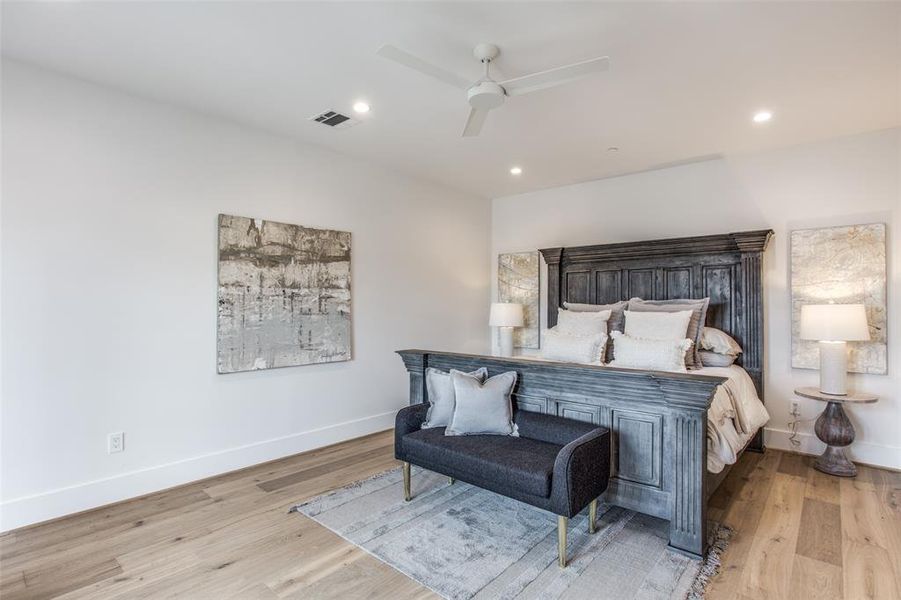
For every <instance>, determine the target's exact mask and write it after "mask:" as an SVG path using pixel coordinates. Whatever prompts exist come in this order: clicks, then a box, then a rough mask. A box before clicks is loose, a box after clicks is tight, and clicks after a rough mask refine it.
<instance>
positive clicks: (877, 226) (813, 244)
mask: <svg viewBox="0 0 901 600" xmlns="http://www.w3.org/2000/svg"><path fill="white" fill-rule="evenodd" d="M885 274H886V271H885V224H884V223H871V224H867V225H849V226H843V227H825V228H820V229H801V230H798V231H792V234H791V294H792V367H795V368H797V369H817V368H819V350H818V349H817V343H816V342H814V341H808V340H802V339H800V337H799V331H800V322H801V306H803V305H805V304H827V303H829V302H835V303H838V304H863V305H864V306H865V307H866V311H867V322H868V324H869V326H870V341H869V342H849V343H848V370H849V371H851V372H853V373H873V374H877V375H884V374H885V372H886V308H885V307H886V289H885V281H886V277H885Z"/></svg>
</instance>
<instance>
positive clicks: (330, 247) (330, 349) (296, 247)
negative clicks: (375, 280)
mask: <svg viewBox="0 0 901 600" xmlns="http://www.w3.org/2000/svg"><path fill="white" fill-rule="evenodd" d="M350 242H351V236H350V233H348V232H346V231H334V230H331V229H314V228H311V227H303V226H300V225H289V224H287V223H276V222H274V221H264V220H261V219H251V218H247V217H236V216H231V215H219V274H218V310H217V365H218V371H219V373H234V372H238V371H253V370H258V369H273V368H277V367H292V366H297V365H309V364H315V363H327V362H336V361H345V360H350V358H351V296H350V275H351V270H350V249H351V244H350Z"/></svg>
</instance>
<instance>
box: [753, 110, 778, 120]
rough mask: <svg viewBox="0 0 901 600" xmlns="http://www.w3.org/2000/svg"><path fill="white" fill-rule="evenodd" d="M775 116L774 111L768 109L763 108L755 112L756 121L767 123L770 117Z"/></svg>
mask: <svg viewBox="0 0 901 600" xmlns="http://www.w3.org/2000/svg"><path fill="white" fill-rule="evenodd" d="M772 118H773V113H771V112H770V111H768V110H761V111H758V112H756V113H754V122H755V123H766V122H767V121H769V120H770V119H772Z"/></svg>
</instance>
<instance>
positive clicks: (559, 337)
mask: <svg viewBox="0 0 901 600" xmlns="http://www.w3.org/2000/svg"><path fill="white" fill-rule="evenodd" d="M606 347H607V334H606V333H598V334H595V335H575V334H571V333H566V332H565V331H560V330H559V329H557V328H556V327H554V328H552V329H548V330H547V333H546V334H545V336H544V344H543V345H542V348H541V356H542V358H547V359H550V360H562V361H566V362H575V363H586V364H594V365H599V364H601V362H603V358H604V349H605V348H606Z"/></svg>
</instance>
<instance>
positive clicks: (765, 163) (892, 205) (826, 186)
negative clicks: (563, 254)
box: [490, 123, 901, 468]
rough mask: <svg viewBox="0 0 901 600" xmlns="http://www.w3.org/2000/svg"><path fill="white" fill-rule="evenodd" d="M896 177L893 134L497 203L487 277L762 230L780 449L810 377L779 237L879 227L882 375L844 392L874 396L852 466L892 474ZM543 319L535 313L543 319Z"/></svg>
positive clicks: (898, 381) (899, 222)
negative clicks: (544, 253)
mask: <svg viewBox="0 0 901 600" xmlns="http://www.w3.org/2000/svg"><path fill="white" fill-rule="evenodd" d="M772 126H773V127H778V123H774V124H773V125H772ZM623 151H625V152H629V151H636V152H637V151H640V149H634V150H630V149H628V148H625V149H623ZM525 166H526V174H525V175H524V176H527V174H528V165H525ZM899 166H901V130H899V129H894V130H888V131H882V132H875V133H870V134H866V135H859V136H854V137H848V138H842V139H836V140H832V141H829V142H825V143H820V144H815V145H806V146H799V147H794V148H789V149H784V150H780V151H775V152H768V153H764V154H756V155H746V156H735V157H726V158H723V159H721V160H712V161H707V162H702V163H696V164H691V165H684V166H679V167H673V168H670V169H664V170H659V171H652V172H647V173H640V174H635V175H629V176H624V177H618V178H613V179H606V180H601V181H593V182H589V183H582V184H578V185H572V186H567V187H562V188H556V189H549V190H544V191H539V192H534V193H529V194H522V195H518V196H511V197H505V198H498V199H495V200H494V201H493V205H492V240H491V254H490V256H491V263H492V265H493V266H492V268H493V269H495V270H496V260H497V259H496V257H497V254H498V253H499V252H516V251H527V250H533V249H535V248H545V247H555V246H572V245H580V244H596V243H606V242H622V241H638V240H648V239H657V238H664V237H679V236H688V235H701V234H714V233H725V232H730V231H741V230H748V229H763V228H772V229H773V230H775V238H774V240H773V243H772V244H771V247H770V249H769V251H768V252H767V256H766V286H767V295H766V336H767V342H766V349H767V379H766V391H765V393H766V399H767V407H768V408H769V410H770V414H771V415H772V419H771V421H770V424H769V426H768V433H767V443H768V444H769V445H771V446H775V447H780V448H789V443H788V439H787V433H786V429H787V422H788V421H789V410H790V402H791V400H792V399H793V395H792V390H793V389H794V388H795V387H797V386H800V385H815V384H816V382H817V380H818V379H817V378H818V373H817V372H816V371H810V370H796V369H792V368H791V357H790V347H789V346H790V330H791V326H790V323H791V322H790V289H789V271H788V252H789V247H788V238H789V232H790V231H791V230H793V229H799V228H805V227H820V226H829V225H841V224H852V223H868V222H885V223H887V224H888V234H889V242H888V245H889V253H888V271H889V283H888V294H889V307H888V313H889V314H888V318H889V325H888V327H889V331H888V338H889V342H888V343H889V348H888V352H889V374H888V375H886V376H875V375H868V376H863V375H852V376H851V378H850V385H852V386H853V387H855V388H858V389H860V390H866V391H868V392H873V393H876V394H879V395H880V396H881V399H880V401H879V403H878V404H876V405H866V406H860V407H853V408H851V409H850V410H849V412H850V416H851V420H852V421H853V422H854V425H855V427H856V428H857V441H856V442H855V443H854V446H853V448H852V450H851V454H852V456H854V457H855V458H856V459H858V460H861V461H864V462H868V463H872V464H876V465H885V466H890V467H894V468H901V442H899V440H901V433H899V432H901V235H899V231H901V189H899V171H901V169H899ZM545 276H546V272H545V273H543V275H542V277H543V278H544V277H545ZM492 279H494V278H492ZM494 291H495V292H496V290H494ZM544 314H545V313H544V306H542V318H544ZM800 402H801V410H802V414H803V418H810V419H813V418H815V417H816V416H817V415H818V414H819V412H820V411H822V409H823V408H824V406H823V405H822V404H820V403H818V402H816V401H813V400H801V401H800ZM812 425H813V424H812V421H811V422H808V423H805V424H804V425H803V427H802V431H803V432H804V433H805V435H803V436H802V442H803V446H802V448H801V449H802V450H803V451H806V452H819V451H820V450H821V449H822V445H821V444H820V442H819V440H817V439H816V438H815V437H814V436H813V435H812V431H813V428H812Z"/></svg>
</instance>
